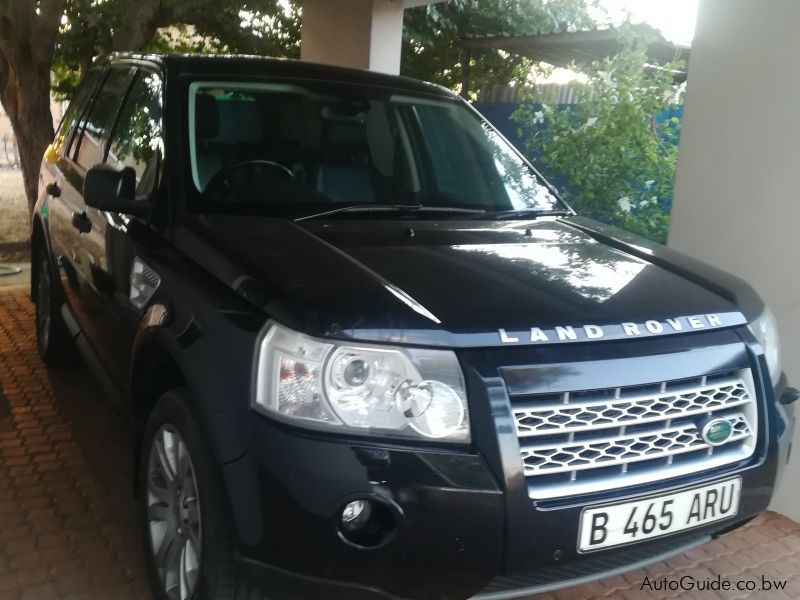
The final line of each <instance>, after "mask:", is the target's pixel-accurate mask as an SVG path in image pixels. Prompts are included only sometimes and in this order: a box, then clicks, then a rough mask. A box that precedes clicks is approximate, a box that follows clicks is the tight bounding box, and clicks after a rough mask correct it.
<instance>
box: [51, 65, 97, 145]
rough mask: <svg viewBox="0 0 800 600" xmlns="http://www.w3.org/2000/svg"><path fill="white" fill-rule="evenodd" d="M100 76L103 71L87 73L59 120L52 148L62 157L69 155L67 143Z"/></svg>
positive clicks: (95, 70) (94, 70) (93, 70)
mask: <svg viewBox="0 0 800 600" xmlns="http://www.w3.org/2000/svg"><path fill="white" fill-rule="evenodd" d="M102 75H103V71H101V70H100V69H92V70H91V71H89V72H88V73H87V74H86V77H84V79H83V81H82V82H81V84H80V85H79V86H78V89H77V90H76V91H75V94H74V95H73V96H72V100H71V101H70V103H69V108H67V112H66V113H64V117H63V118H62V119H61V124H60V125H59V126H58V131H56V137H55V140H54V142H53V146H54V147H55V148H56V149H57V150H58V152H59V154H61V155H62V156H63V155H66V154H69V143H70V141H71V140H72V134H73V133H74V131H75V129H76V127H77V126H78V121H79V119H80V116H81V115H82V114H84V113H85V112H86V105H87V103H88V102H89V99H90V98H91V97H92V93H93V92H94V90H95V89H96V88H97V84H98V83H99V82H100V78H101V77H102Z"/></svg>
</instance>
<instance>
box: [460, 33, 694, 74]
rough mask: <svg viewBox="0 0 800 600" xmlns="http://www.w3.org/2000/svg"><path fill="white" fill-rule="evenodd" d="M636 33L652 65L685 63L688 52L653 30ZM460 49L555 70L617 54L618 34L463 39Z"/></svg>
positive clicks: (618, 47) (551, 34) (550, 34)
mask: <svg viewBox="0 0 800 600" xmlns="http://www.w3.org/2000/svg"><path fill="white" fill-rule="evenodd" d="M632 27H633V29H634V31H636V32H637V33H640V34H643V35H646V36H648V37H649V38H651V39H652V42H650V43H649V44H648V47H647V54H648V56H649V58H650V59H651V60H652V61H653V62H654V63H656V64H659V65H663V64H665V63H669V62H672V61H674V60H676V59H683V60H685V61H687V62H688V59H689V48H688V47H687V46H681V45H678V44H673V43H672V42H669V41H667V40H666V39H664V37H663V36H662V35H661V34H660V33H659V31H658V30H657V29H654V28H652V27H650V26H649V25H646V24H644V23H642V24H637V25H633V26H632ZM461 44H462V46H463V47H464V48H467V49H472V50H477V49H496V50H504V51H506V52H509V53H511V54H519V55H522V56H527V57H528V58H531V59H533V60H536V61H542V62H546V63H549V64H551V65H554V66H557V67H570V66H571V65H572V64H573V63H575V64H581V63H587V62H591V61H594V60H599V59H603V58H606V57H608V56H613V55H614V54H617V53H618V52H619V51H620V49H621V45H620V42H619V32H618V31H617V30H616V29H614V28H608V29H596V30H593V31H575V32H569V33H548V34H541V35H540V34H532V35H515V36H486V37H467V38H464V39H463V40H462V41H461ZM675 75H676V79H677V80H679V81H683V80H685V79H686V72H685V69H684V70H683V71H682V72H679V73H676V74H675Z"/></svg>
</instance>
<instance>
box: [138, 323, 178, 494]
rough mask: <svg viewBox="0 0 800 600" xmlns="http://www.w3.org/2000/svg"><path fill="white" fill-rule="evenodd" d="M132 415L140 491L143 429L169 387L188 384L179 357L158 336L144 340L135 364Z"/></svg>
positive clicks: (139, 347)
mask: <svg viewBox="0 0 800 600" xmlns="http://www.w3.org/2000/svg"><path fill="white" fill-rule="evenodd" d="M130 381H131V385H130V390H131V416H132V417H133V424H134V428H135V435H136V439H135V447H134V453H133V461H134V464H133V467H134V469H133V473H134V477H133V479H134V482H133V484H134V492H135V493H136V494H137V495H138V493H139V489H138V488H139V482H138V477H137V476H136V473H138V468H139V460H140V455H141V449H142V448H141V446H142V433H143V432H144V427H145V424H146V423H147V419H148V417H149V416H150V413H151V412H152V410H153V407H154V406H155V404H156V402H158V399H159V398H160V397H161V396H162V395H163V394H164V393H166V392H168V391H169V390H172V389H175V388H177V387H182V386H186V385H187V378H186V377H185V376H184V373H183V371H182V370H181V368H180V366H179V364H178V361H177V360H175V358H174V357H173V355H172V353H171V352H170V351H169V350H167V349H166V348H165V346H164V345H163V344H162V343H160V342H159V341H157V340H154V339H149V340H147V341H145V342H143V343H142V344H140V345H139V346H138V347H137V349H136V354H135V356H134V359H133V364H132V367H131V379H130Z"/></svg>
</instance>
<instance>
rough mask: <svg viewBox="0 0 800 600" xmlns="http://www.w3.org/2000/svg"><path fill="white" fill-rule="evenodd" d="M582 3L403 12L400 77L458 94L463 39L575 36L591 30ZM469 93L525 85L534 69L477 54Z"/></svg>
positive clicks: (524, 62)
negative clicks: (491, 85) (571, 33)
mask: <svg viewBox="0 0 800 600" xmlns="http://www.w3.org/2000/svg"><path fill="white" fill-rule="evenodd" d="M593 25H594V23H593V22H592V20H591V18H590V16H589V13H588V10H587V2H586V1H585V0H450V1H449V2H441V3H438V4H433V5H430V6H420V7H418V8H412V9H409V10H407V11H406V13H405V20H404V36H403V38H404V39H403V55H402V72H403V74H404V75H408V76H410V77H416V78H417V79H423V80H425V81H433V82H435V83H439V84H441V85H444V86H445V87H448V88H450V89H452V90H458V89H459V88H460V86H461V75H462V70H461V68H462V65H461V61H462V60H463V58H464V56H463V53H462V51H461V45H460V41H461V40H462V39H463V38H465V37H470V36H471V37H484V36H498V35H522V34H531V33H553V32H562V31H576V30H578V29H585V28H588V27H591V26H593ZM469 67H470V79H471V84H470V89H471V90H472V91H479V90H480V89H481V88H482V87H483V86H484V84H487V83H500V84H503V85H507V84H509V83H518V84H524V83H525V82H526V81H527V78H528V75H529V73H530V71H531V69H533V68H534V63H533V62H532V61H531V60H530V59H528V58H525V57H521V56H517V55H508V54H505V53H502V52H500V51H498V50H484V51H479V52H478V51H475V52H473V53H472V56H471V59H470V65H469Z"/></svg>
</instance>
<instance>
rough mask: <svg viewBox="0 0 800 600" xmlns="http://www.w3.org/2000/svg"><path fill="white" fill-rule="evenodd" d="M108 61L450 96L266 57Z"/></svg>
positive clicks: (401, 80) (371, 75)
mask: <svg viewBox="0 0 800 600" xmlns="http://www.w3.org/2000/svg"><path fill="white" fill-rule="evenodd" d="M110 60H111V62H123V61H128V60H132V61H138V62H150V63H156V64H159V65H162V66H163V68H164V69H165V70H167V72H170V71H174V72H178V73H191V74H198V75H199V74H203V75H213V74H219V75H231V74H242V75H273V76H282V77H298V78H307V79H317V80H330V81H340V82H347V83H361V84H366V85H380V86H384V87H391V88H395V89H399V90H406V91H409V92H417V93H424V94H435V95H438V96H447V97H451V98H452V97H453V96H454V94H453V93H452V92H450V91H449V90H448V89H446V88H444V87H442V86H440V85H436V84H433V83H427V82H424V81H419V80H417V79H412V78H410V77H402V76H398V75H387V74H385V73H378V72H375V71H363V70H359V69H350V68H346V67H337V66H332V65H323V64H318V63H312V62H307V61H302V60H293V59H287V58H268V57H264V56H253V55H248V54H135V53H129V52H124V53H116V54H114V55H112V56H111V59H110Z"/></svg>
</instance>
